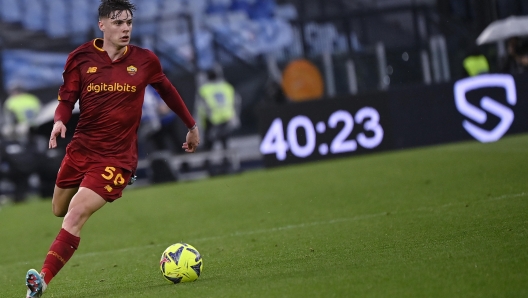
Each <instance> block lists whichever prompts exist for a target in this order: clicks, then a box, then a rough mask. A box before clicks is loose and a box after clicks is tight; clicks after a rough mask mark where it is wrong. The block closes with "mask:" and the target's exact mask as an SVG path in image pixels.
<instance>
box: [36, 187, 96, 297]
mask: <svg viewBox="0 0 528 298" xmlns="http://www.w3.org/2000/svg"><path fill="white" fill-rule="evenodd" d="M72 192H73V190H72V189H69V190H68V189H67V190H63V189H60V188H59V192H58V193H57V194H59V195H62V197H61V196H58V198H59V199H63V201H60V202H61V203H63V204H64V203H65V201H67V200H68V195H69V194H71V193H72ZM54 199H55V196H54ZM68 203H69V207H68V211H67V213H66V216H65V217H64V220H63V223H62V229H61V230H60V232H59V234H58V235H57V238H55V241H53V243H52V244H51V247H50V249H49V252H48V254H47V256H46V259H45V260H44V266H43V267H42V271H41V273H40V274H39V273H38V272H37V271H36V270H34V269H31V270H29V271H28V273H27V275H26V285H27V287H28V294H27V297H40V295H42V292H43V291H44V290H45V289H46V287H47V285H48V284H49V282H50V281H51V279H52V278H53V277H54V276H55V275H57V273H59V271H60V270H61V269H62V267H63V266H64V265H66V263H67V262H68V261H69V260H70V258H71V257H72V256H73V254H74V253H75V251H76V250H77V247H78V246H79V242H80V240H81V238H80V237H79V236H80V232H81V229H82V227H83V225H84V224H85V223H86V221H87V220H88V218H90V216H91V215H92V214H93V213H94V212H96V211H97V210H99V209H100V208H101V207H103V206H104V205H105V204H106V201H105V200H104V199H103V198H102V197H101V196H100V195H98V194H97V193H95V192H94V191H93V190H90V189H88V188H86V187H80V188H79V190H78V191H77V192H76V193H75V195H74V196H73V198H71V202H68ZM54 211H55V210H54Z"/></svg>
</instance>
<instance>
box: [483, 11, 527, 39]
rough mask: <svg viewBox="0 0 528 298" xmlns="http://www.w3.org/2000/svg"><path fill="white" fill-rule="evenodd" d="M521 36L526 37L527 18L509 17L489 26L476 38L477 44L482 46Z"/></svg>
mask: <svg viewBox="0 0 528 298" xmlns="http://www.w3.org/2000/svg"><path fill="white" fill-rule="evenodd" d="M522 36H528V16H511V17H508V18H506V19H502V20H498V21H495V22H493V23H491V24H489V25H488V27H486V29H484V31H482V33H481V34H480V35H479V37H478V38H477V44H478V45H482V44H485V43H492V42H497V41H501V40H505V39H508V38H510V37H522Z"/></svg>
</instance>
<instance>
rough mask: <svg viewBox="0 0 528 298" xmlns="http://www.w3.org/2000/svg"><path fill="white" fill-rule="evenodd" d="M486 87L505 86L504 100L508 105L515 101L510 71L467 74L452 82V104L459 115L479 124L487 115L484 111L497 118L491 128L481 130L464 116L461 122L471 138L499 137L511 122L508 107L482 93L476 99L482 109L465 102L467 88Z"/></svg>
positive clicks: (513, 103) (511, 112)
mask: <svg viewBox="0 0 528 298" xmlns="http://www.w3.org/2000/svg"><path fill="white" fill-rule="evenodd" d="M490 87H501V88H504V89H505V90H506V100H507V102H508V103H509V104H510V105H512V106H514V105H515V104H516V103H517V93H516V88H515V80H514V79H513V77H512V76H511V75H506V74H489V75H480V76H476V77H471V78H467V79H463V80H460V81H458V82H456V83H455V88H454V89H455V90H454V91H455V104H456V107H457V109H458V111H459V112H460V113H461V114H462V115H464V116H466V117H468V118H469V119H471V120H473V121H475V122H477V123H479V124H484V123H486V121H487V115H486V112H485V111H487V112H488V113H490V114H493V115H495V116H497V117H499V118H500V122H499V124H497V126H495V128H493V129H492V130H491V131H488V130H485V129H483V128H481V127H478V126H477V125H475V124H473V123H471V122H469V121H467V120H464V122H463V123H462V125H463V126H464V128H465V129H466V130H467V132H468V133H469V134H470V135H472V136H473V137H474V138H475V139H477V140H479V141H480V142H483V143H487V142H495V141H497V140H499V139H500V138H501V137H502V136H503V135H504V134H505V133H506V132H507V131H508V129H510V126H511V125H512V123H513V120H514V118H515V115H514V114H513V110H512V109H510V108H509V107H508V106H505V105H503V104H501V103H499V102H498V101H496V100H494V99H492V98H490V97H488V96H484V97H483V98H482V99H481V101H480V107H482V109H483V110H484V111H483V110H482V109H479V108H478V107H476V106H474V105H472V104H471V103H469V102H468V100H467V98H466V94H467V93H468V92H469V91H472V90H476V89H480V88H490Z"/></svg>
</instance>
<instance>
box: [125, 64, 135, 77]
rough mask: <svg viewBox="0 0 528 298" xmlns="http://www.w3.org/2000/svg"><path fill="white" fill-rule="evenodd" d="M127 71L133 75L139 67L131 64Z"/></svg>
mask: <svg viewBox="0 0 528 298" xmlns="http://www.w3.org/2000/svg"><path fill="white" fill-rule="evenodd" d="M127 72H128V74H129V75H131V76H133V75H135V74H136V73H137V67H135V66H134V65H130V66H129V67H127Z"/></svg>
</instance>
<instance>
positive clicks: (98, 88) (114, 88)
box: [86, 83, 137, 93]
mask: <svg viewBox="0 0 528 298" xmlns="http://www.w3.org/2000/svg"><path fill="white" fill-rule="evenodd" d="M86 91H88V92H95V93H99V92H104V91H106V92H136V91H137V87H136V86H132V85H129V84H127V83H124V84H120V83H113V84H106V83H100V84H94V83H90V85H88V87H86Z"/></svg>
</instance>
